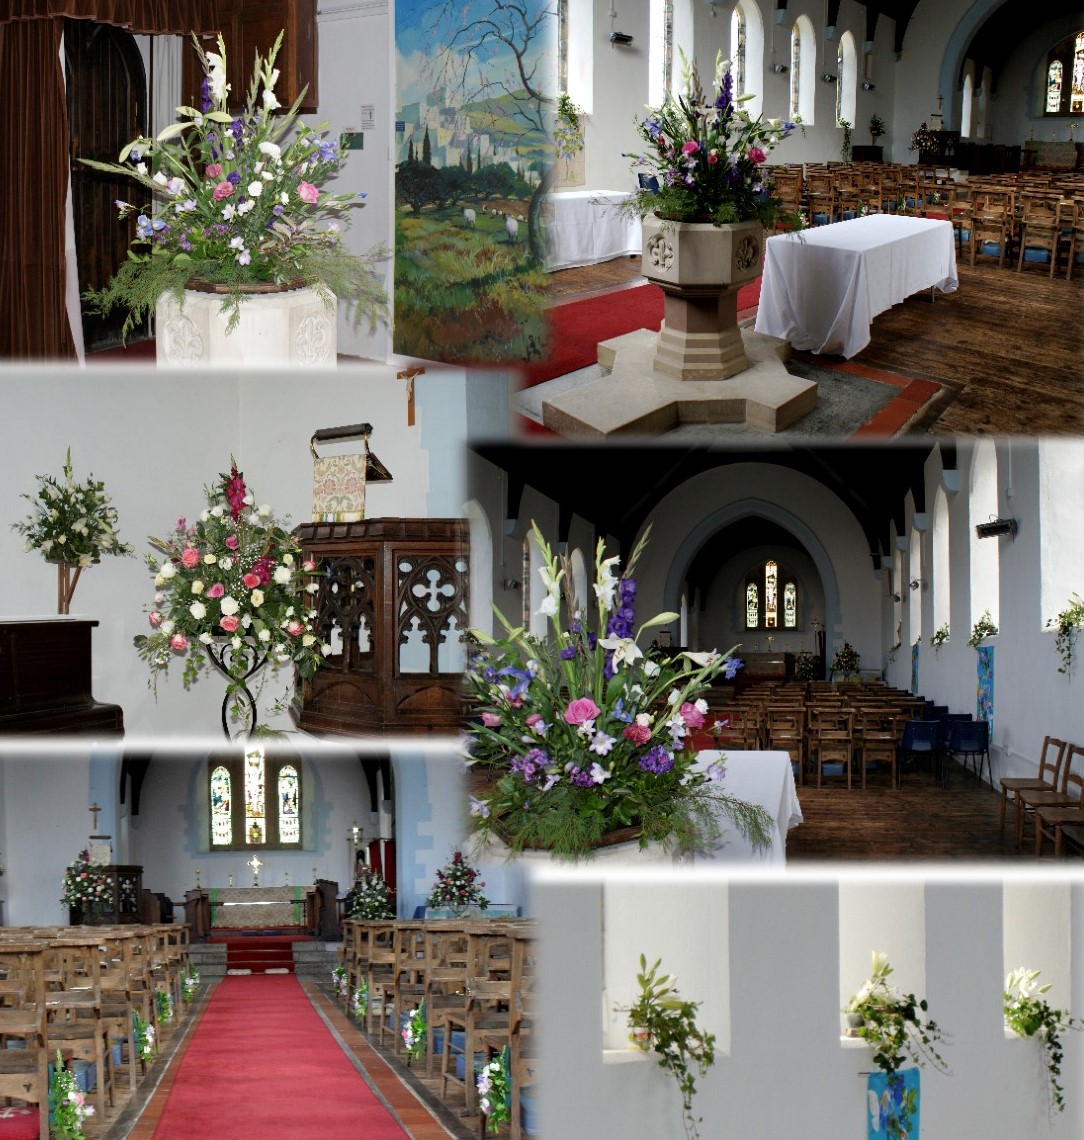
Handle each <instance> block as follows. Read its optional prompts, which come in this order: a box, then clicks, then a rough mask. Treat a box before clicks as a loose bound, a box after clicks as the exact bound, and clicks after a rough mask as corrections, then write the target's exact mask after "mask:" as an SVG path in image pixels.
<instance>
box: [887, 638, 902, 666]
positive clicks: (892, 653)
mask: <svg viewBox="0 0 1084 1140" xmlns="http://www.w3.org/2000/svg"><path fill="white" fill-rule="evenodd" d="M902 645H903V643H902V642H900V641H896V642H894V643H893V644H892V645H891V646H890V647H889V650H888V662H889V664H891V663H892V662H893V661H895V660H896V655H897V654H898V653H899V651H900V649H901V647H902Z"/></svg>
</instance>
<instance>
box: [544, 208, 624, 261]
mask: <svg viewBox="0 0 1084 1140" xmlns="http://www.w3.org/2000/svg"><path fill="white" fill-rule="evenodd" d="M631 196H632V195H631V194H625V193H622V192H621V191H619V190H570V191H562V192H561V193H558V194H547V195H546V200H545V202H544V203H543V205H542V225H543V227H544V228H545V229H546V232H547V236H548V239H549V255H548V257H547V260H546V268H547V269H549V270H555V269H571V268H572V267H573V266H576V265H596V264H597V263H598V262H600V261H611V260H612V259H613V258H615V257H621V256H622V255H623V254H639V253H640V244H641V237H640V219H639V218H629V217H628V215H626V214H624V213H621V212H620V210H619V209H618V206H619V204H620V203H621V202H623V201H625V199H627V198H630V197H631Z"/></svg>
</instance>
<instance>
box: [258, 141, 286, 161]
mask: <svg viewBox="0 0 1084 1140" xmlns="http://www.w3.org/2000/svg"><path fill="white" fill-rule="evenodd" d="M260 153H261V154H267V155H270V156H271V157H272V158H278V157H279V155H281V154H282V151H281V149H280V148H279V145H278V143H273V142H262V143H260Z"/></svg>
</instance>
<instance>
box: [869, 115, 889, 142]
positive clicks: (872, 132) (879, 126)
mask: <svg viewBox="0 0 1084 1140" xmlns="http://www.w3.org/2000/svg"><path fill="white" fill-rule="evenodd" d="M886 130H887V128H886V127H885V121H884V119H882V118H881V116H880V115H870V117H869V137H870V138H871V139H872V140H873V145H874V146H876V145H877V140H878V139H879V138H880V137H881V135H883V134H884V133H885V131H886Z"/></svg>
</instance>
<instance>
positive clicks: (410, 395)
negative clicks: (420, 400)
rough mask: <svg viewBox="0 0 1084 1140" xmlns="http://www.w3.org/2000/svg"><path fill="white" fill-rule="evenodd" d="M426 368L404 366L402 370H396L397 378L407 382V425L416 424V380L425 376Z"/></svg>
mask: <svg viewBox="0 0 1084 1140" xmlns="http://www.w3.org/2000/svg"><path fill="white" fill-rule="evenodd" d="M424 375H425V369H424V368H404V369H403V371H402V372H396V374H395V379H396V380H405V381H406V382H407V420H406V422H407V427H413V426H414V380H415V378H416V377H418V376H424Z"/></svg>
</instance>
